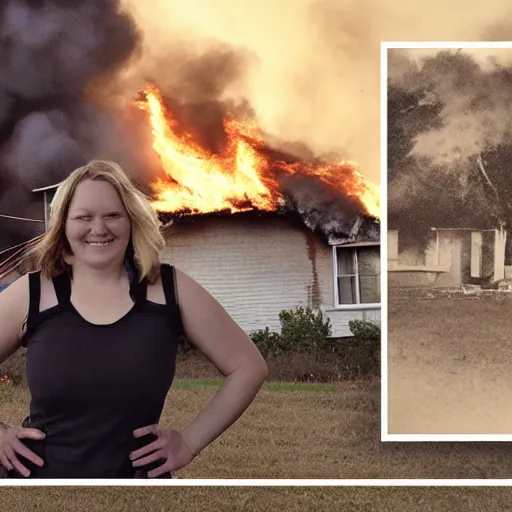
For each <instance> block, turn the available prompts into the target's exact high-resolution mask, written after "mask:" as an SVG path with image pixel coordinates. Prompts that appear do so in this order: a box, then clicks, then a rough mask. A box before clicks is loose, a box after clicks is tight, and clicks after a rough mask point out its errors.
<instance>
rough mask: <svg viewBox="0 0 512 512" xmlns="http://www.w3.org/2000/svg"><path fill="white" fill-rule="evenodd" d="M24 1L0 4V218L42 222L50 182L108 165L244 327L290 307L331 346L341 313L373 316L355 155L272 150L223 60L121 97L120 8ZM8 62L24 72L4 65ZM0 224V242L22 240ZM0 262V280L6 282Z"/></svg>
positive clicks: (130, 48)
mask: <svg viewBox="0 0 512 512" xmlns="http://www.w3.org/2000/svg"><path fill="white" fill-rule="evenodd" d="M33 4H34V5H32V4H30V5H29V3H26V2H24V1H22V0H13V1H12V2H10V3H9V5H7V6H5V7H0V12H1V13H4V14H5V20H6V22H5V26H3V25H1V24H0V40H3V39H8V40H9V42H10V46H8V45H6V48H8V49H9V48H11V49H12V52H13V53H12V55H11V54H9V55H11V57H10V58H7V57H5V58H2V57H0V69H1V70H2V73H1V74H2V77H4V76H5V77H8V80H7V78H6V80H5V84H4V82H0V166H3V167H2V168H5V169H7V171H8V172H7V173H3V174H2V173H0V207H1V209H3V210H4V211H9V212H13V213H14V214H16V215H17V214H19V215H25V216H27V215H29V214H30V215H31V216H37V215H39V217H44V220H45V222H47V220H48V215H49V202H50V201H51V199H52V195H53V193H54V190H55V188H56V185H54V184H55V183H58V182H60V181H61V180H62V179H63V178H65V177H66V175H67V174H68V173H69V172H70V170H71V169H73V168H76V167H78V166H79V165H83V164H84V163H85V162H87V161H88V160H91V159H93V158H107V159H112V160H116V161H118V162H119V163H120V164H121V165H122V166H123V168H124V169H125V170H126V171H127V172H128V173H129V174H130V176H131V177H132V178H133V179H134V180H135V181H137V183H138V184H139V185H140V186H141V188H142V189H143V190H144V191H145V192H146V193H147V194H148V195H149V196H151V198H152V201H153V206H154V208H155V209H156V210H157V211H158V212H159V214H160V216H161V219H162V222H163V223H164V225H165V226H166V228H165V237H166V240H167V246H166V248H165V250H164V251H163V254H162V259H163V260H164V261H169V262H172V263H173V264H175V265H176V266H177V267H179V268H181V269H182V270H183V271H185V272H186V273H188V274H190V275H191V276H192V277H193V278H195V279H196V280H197V281H198V282H199V283H200V284H202V285H203V286H204V287H205V288H206V289H208V291H210V293H212V295H213V296H214V297H215V298H216V299H217V300H219V302H221V303H222V304H223V306H224V307H225V308H226V309H227V311H228V312H229V313H230V314H231V315H232V316H233V317H234V318H235V320H236V321H237V322H238V323H239V324H240V325H241V326H242V328H244V329H245V330H246V331H252V330H256V329H261V328H265V327H267V326H268V327H270V328H272V329H278V328H279V319H278V315H279V312H280V311H281V310H282V309H292V308H295V307H297V306H300V305H303V306H311V307H313V308H319V309H321V310H323V311H324V312H325V313H326V315H327V316H329V318H330V319H331V321H332V325H333V336H334V337H344V336H349V335H350V331H349V329H348V322H349V321H350V320H351V319H366V320H373V321H376V322H378V321H379V320H380V226H379V220H378V219H379V208H380V205H379V188H378V186H376V185H374V184H373V183H371V182H369V181H368V180H367V179H366V178H365V177H364V176H363V175H362V174H360V173H359V172H358V168H357V165H356V164H355V163H354V162H351V161H348V160H346V159H342V158H337V157H336V158H334V157H333V156H332V155H330V156H329V157H321V158H320V157H318V155H316V153H315V152H314V151H312V150H310V149H308V148H307V144H306V143H304V141H302V143H301V144H297V143H294V144H288V143H286V141H283V140H279V141H277V142H276V143H273V141H272V139H271V137H270V136H269V135H268V134H266V133H263V132H262V131H261V130H260V129H259V126H258V123H257V121H256V120H257V116H256V115H255V113H254V112H253V111H252V110H251V108H250V107H249V106H248V105H247V103H246V102H245V103H244V101H245V100H244V101H241V102H240V101H239V102H238V103H237V102H235V101H234V100H233V101H231V100H228V99H226V97H225V95H224V91H225V89H226V88H227V87H228V86H229V85H230V80H231V81H233V80H235V79H236V78H237V76H235V75H237V73H238V72H239V71H238V70H239V68H240V65H239V60H240V58H239V55H237V54H236V52H234V51H231V50H229V51H225V50H222V51H220V50H219V51H217V49H214V50H212V52H211V54H209V53H208V52H206V53H205V55H200V56H199V57H190V59H193V58H196V60H195V61H193V62H192V63H191V65H190V66H189V67H187V66H186V65H183V66H182V67H181V68H180V70H179V72H178V70H177V71H176V74H179V73H184V75H183V77H182V83H178V81H177V83H176V84H171V85H169V84H163V85H162V86H161V87H159V85H158V83H152V82H151V81H149V80H146V78H144V80H143V81H141V83H143V85H141V83H137V87H136V88H133V89H132V88H131V86H128V85H127V84H125V83H121V82H122V81H123V79H122V74H121V72H120V70H122V69H123V66H124V64H126V63H127V62H128V61H129V60H130V59H131V58H132V56H133V55H134V54H135V53H136V51H135V50H136V49H137V48H138V45H139V43H140V41H139V40H138V37H139V35H140V34H138V32H137V28H136V26H135V25H134V22H133V20H132V19H131V18H130V16H129V15H127V14H126V13H125V12H122V10H121V9H120V7H119V2H117V1H114V0H112V1H105V0H90V1H88V2H76V5H74V6H73V8H66V9H65V8H63V7H62V6H61V5H60V4H59V2H49V3H48V5H46V6H44V5H43V4H41V5H39V4H38V3H37V2H35V3H33ZM36 4H38V5H36ZM2 9H3V10H2ZM29 18H30V19H31V20H32V21H33V25H34V26H41V27H42V26H43V25H45V23H47V24H48V26H53V25H57V24H58V25H59V27H61V28H60V29H59V30H47V31H41V33H40V34H39V36H40V38H41V41H40V42H38V43H37V44H36V43H33V41H32V39H31V37H32V33H29V31H27V28H26V27H27V26H28V24H27V23H24V22H23V20H25V19H29ZM52 23H53V25H52ZM77 26H80V27H81V28H80V31H77V30H75V28H73V27H77ZM7 29H8V30H7ZM2 38H3V39H2ZM113 42H115V44H113ZM70 49H73V51H70ZM9 51H11V50H9ZM20 56H24V58H25V61H26V62H29V63H30V65H28V64H27V65H26V66H17V67H15V68H14V67H13V66H14V65H13V64H12V63H13V62H15V61H16V59H20V58H21V57H20ZM43 56H44V57H45V58H42V57H43ZM70 56H72V57H71V58H69V59H68V57H70ZM188 59H189V55H188V54H187V55H186V58H185V56H184V57H183V62H186V61H187V62H188ZM175 61H180V59H177V60H176V59H175ZM16 62H17V61H16ZM77 62H80V65H77ZM180 62H181V61H180ZM134 68H136V65H134ZM183 69H185V70H186V71H183ZM187 70H188V71H187ZM57 71H58V72H57ZM132 71H133V69H132ZM146 71H147V70H145V69H143V70H142V71H141V72H140V74H139V75H138V76H139V78H140V76H141V75H142V74H144V73H145V72H146ZM23 73H26V74H27V76H25V75H23ZM135 74H137V73H136V72H135ZM144 76H145V75H144ZM163 82H165V80H163ZM32 84H33V86H32ZM191 84H193V85H194V87H191ZM4 85H5V87H4ZM127 91H128V92H127ZM139 91H140V92H139ZM4 106H5V108H3V107H4ZM284 148H286V149H284ZM27 192H33V194H31V197H30V198H29V196H28V194H27ZM41 202H43V203H44V215H41V214H40V212H41V210H40V206H41ZM35 205H37V209H35V208H34V206H35ZM36 211H37V212H39V214H37V213H35V212H36ZM3 225H5V224H2V225H0V234H1V235H2V236H3V241H2V243H3V244H4V245H14V244H18V243H19V242H21V241H22V240H27V239H29V238H30V237H34V234H35V233H34V232H28V231H22V229H20V230H19V231H17V230H15V229H12V230H11V231H10V232H6V230H5V229H3V228H2V226H3ZM9 226H10V225H9ZM9 226H8V228H7V229H9ZM23 229H24V228H23ZM38 229H39V228H38ZM2 231H3V232H2ZM25 249H26V248H25ZM25 249H24V250H25ZM16 258H17V257H16ZM16 258H15V259H16ZM4 263H5V262H0V276H3V277H4V279H5V278H6V275H5V274H6V272H7V271H9V275H10V276H11V277H9V276H7V279H11V278H12V276H14V275H17V274H16V273H15V272H16V271H17V270H15V269H14V268H13V266H12V265H11V264H9V265H5V264H4ZM17 268H18V270H19V269H20V268H21V267H17ZM11 270H12V272H11Z"/></svg>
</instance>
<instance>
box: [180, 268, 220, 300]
mask: <svg viewBox="0 0 512 512" xmlns="http://www.w3.org/2000/svg"><path fill="white" fill-rule="evenodd" d="M174 271H175V276H176V289H177V292H178V297H179V301H180V304H184V303H186V302H190V301H191V302H195V301H197V300H203V301H204V300H206V301H214V302H216V301H215V299H214V298H213V297H212V296H211V295H210V294H209V293H208V291H207V290H206V289H205V288H204V287H203V286H201V285H200V284H199V283H198V282H197V281H196V280H195V279H193V278H192V277H191V276H190V275H188V274H186V273H185V272H183V271H182V270H180V269H179V268H176V267H175V268H174Z"/></svg>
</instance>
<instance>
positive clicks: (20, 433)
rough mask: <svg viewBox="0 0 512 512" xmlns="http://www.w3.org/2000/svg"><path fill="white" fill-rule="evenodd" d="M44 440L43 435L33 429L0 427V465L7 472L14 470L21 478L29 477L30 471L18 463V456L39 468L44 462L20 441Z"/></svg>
mask: <svg viewBox="0 0 512 512" xmlns="http://www.w3.org/2000/svg"><path fill="white" fill-rule="evenodd" d="M44 438H45V435H44V433H43V432H41V431H40V430H37V429H35V428H22V427H11V426H3V425H2V426H0V465H1V466H3V467H4V468H5V469H7V470H8V471H12V470H15V471H17V472H18V473H19V474H20V475H21V476H24V477H29V476H30V470H29V469H28V468H26V467H25V466H24V465H23V464H22V463H21V462H20V460H19V458H18V455H21V456H22V457H24V458H25V459H27V460H28V461H30V462H32V463H34V464H35V465H36V466H39V467H41V466H43V465H44V461H43V459H41V457H39V456H37V455H36V454H35V453H34V452H33V451H32V450H29V449H28V448H27V447H26V446H25V445H24V444H23V443H22V442H21V439H33V440H37V441H42V440H43V439H44Z"/></svg>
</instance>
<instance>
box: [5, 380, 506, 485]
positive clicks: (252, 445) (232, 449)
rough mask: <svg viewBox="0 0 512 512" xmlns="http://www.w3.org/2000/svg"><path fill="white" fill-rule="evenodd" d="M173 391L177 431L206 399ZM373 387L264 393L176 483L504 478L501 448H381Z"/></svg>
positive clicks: (19, 391)
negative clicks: (186, 480) (188, 480)
mask: <svg viewBox="0 0 512 512" xmlns="http://www.w3.org/2000/svg"><path fill="white" fill-rule="evenodd" d="M14 389H15V391H14V392H15V396H14V399H13V401H12V402H10V403H3V404H1V405H0V417H1V418H2V419H4V420H6V421H11V422H19V421H20V420H21V418H22V417H23V416H24V415H25V414H26V410H27V407H28V393H27V391H26V390H25V389H23V388H21V387H18V388H14ZM213 393H214V390H213V389H211V388H208V387H206V388H197V387H194V388H188V389H187V388H182V387H176V388H174V389H173V390H172V391H171V393H170V395H169V398H168V401H167V404H166V407H165V411H164V415H163V419H162V424H164V425H168V426H174V427H180V426H182V425H184V424H185V423H186V422H187V421H189V420H190V419H191V418H192V417H193V416H194V415H195V414H196V413H197V412H198V411H199V410H200V409H201V408H202V407H203V406H204V405H205V404H206V403H207V402H208V400H210V398H211V397H212V396H213ZM379 396H380V386H379V382H378V381H374V382H364V381H362V382H351V383H342V384H338V385H336V389H335V391H332V392H321V391H319V392H311V391H275V390H272V391H271V390H264V391H262V393H261V394H260V395H259V396H258V398H257V399H256V401H255V402H254V404H253V405H252V406H251V407H250V408H249V410H248V411H247V412H246V414H245V415H244V416H243V417H242V418H241V419H240V420H239V421H238V422H237V423H236V424H235V425H234V426H233V427H232V428H231V429H230V430H229V431H228V432H226V433H225V434H224V435H223V436H222V437H221V438H219V439H218V440H217V441H216V442H214V443H212V445H211V446H210V447H208V448H207V449H206V450H205V451H204V452H203V453H202V454H201V456H200V457H198V458H197V459H196V460H195V461H194V462H193V463H192V464H191V465H190V466H189V467H187V468H185V469H184V470H182V471H180V472H179V474H178V476H180V477H181V478H349V479H353V478H512V469H511V468H510V459H511V458H512V445H510V444H508V443H487V444H482V443H411V444H406V443H384V444H383V443H381V442H380V418H379V416H380V415H379V408H380V405H379Z"/></svg>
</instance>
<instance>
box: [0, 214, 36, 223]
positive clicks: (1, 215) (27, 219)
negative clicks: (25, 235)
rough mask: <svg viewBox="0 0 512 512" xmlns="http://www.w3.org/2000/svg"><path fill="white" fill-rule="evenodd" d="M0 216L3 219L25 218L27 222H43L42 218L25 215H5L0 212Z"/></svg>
mask: <svg viewBox="0 0 512 512" xmlns="http://www.w3.org/2000/svg"><path fill="white" fill-rule="evenodd" d="M0 217H2V218H4V219H13V220H25V221H27V222H42V223H43V224H44V220H41V219H29V218H27V217H15V216H14V215H5V214H3V213H0Z"/></svg>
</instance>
